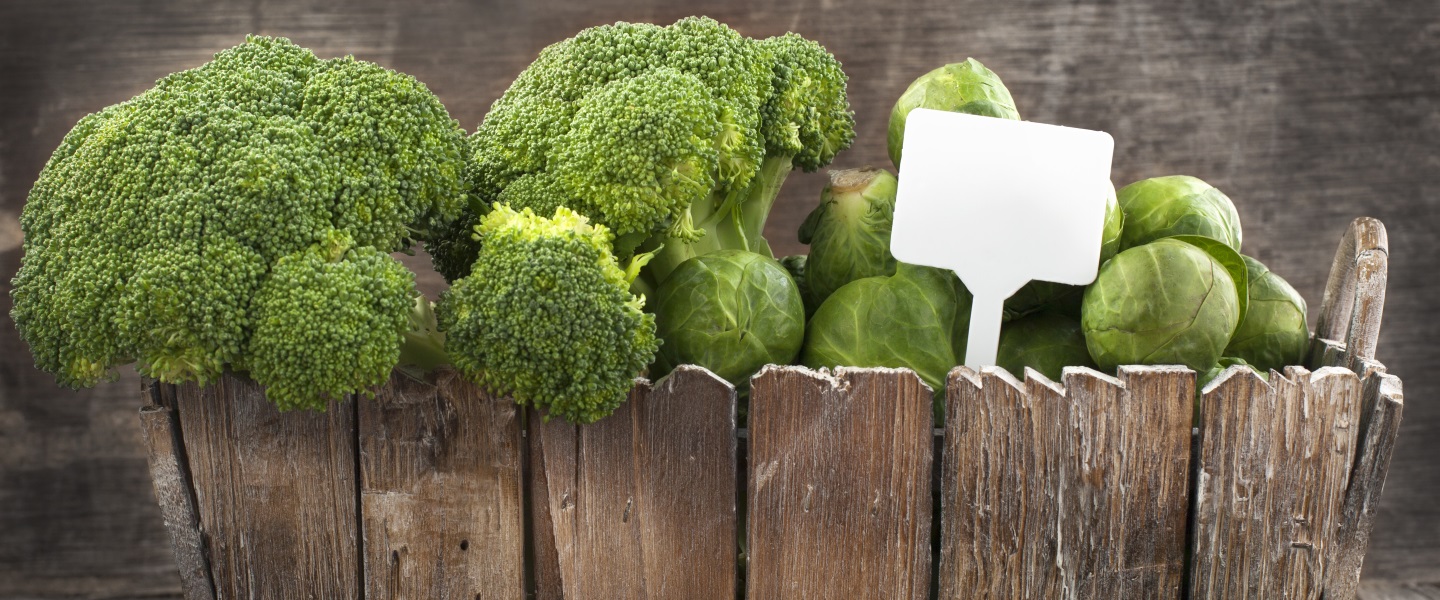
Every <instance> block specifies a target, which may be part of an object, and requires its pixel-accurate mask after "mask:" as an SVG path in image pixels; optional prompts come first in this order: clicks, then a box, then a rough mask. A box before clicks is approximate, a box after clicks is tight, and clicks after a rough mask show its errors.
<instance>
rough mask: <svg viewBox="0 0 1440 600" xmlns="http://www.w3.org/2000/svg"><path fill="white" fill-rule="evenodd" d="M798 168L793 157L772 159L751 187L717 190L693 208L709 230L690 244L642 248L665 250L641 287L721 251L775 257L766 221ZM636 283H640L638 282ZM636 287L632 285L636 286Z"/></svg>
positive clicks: (659, 238) (663, 239)
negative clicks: (782, 187)
mask: <svg viewBox="0 0 1440 600" xmlns="http://www.w3.org/2000/svg"><path fill="white" fill-rule="evenodd" d="M793 168H794V157H793V156H789V155H779V156H767V157H765V160H764V162H762V163H761V164H760V169H759V171H758V172H757V173H756V174H755V178H754V179H752V180H751V181H750V185H748V186H746V187H744V188H741V189H735V190H730V191H728V192H723V193H721V192H717V193H714V194H711V195H710V197H709V198H706V199H705V200H703V201H700V202H696V203H695V204H692V205H691V206H690V216H691V219H692V220H693V221H694V223H695V226H696V227H699V228H701V229H704V230H705V235H703V236H701V237H700V239H697V240H694V241H690V242H686V241H684V240H680V239H675V238H670V237H668V236H666V235H665V234H659V235H656V236H654V237H652V238H650V240H649V241H647V242H646V243H645V244H643V245H642V247H643V248H651V249H653V248H656V247H659V246H660V245H661V244H664V247H663V248H661V249H660V250H659V251H658V252H657V253H656V254H655V258H653V259H651V261H650V264H649V265H648V266H647V268H646V269H645V271H644V272H643V273H642V278H643V279H644V280H645V281H644V282H643V283H641V285H644V286H646V287H648V288H651V289H653V288H655V287H658V286H659V284H661V283H663V282H664V281H665V278H666V277H669V276H670V272H671V271H674V270H675V267H678V266H680V263H683V262H685V261H687V260H689V259H691V258H694V257H696V256H701V255H704V254H710V253H712V252H719V251H721V250H747V251H750V252H755V253H757V254H761V255H764V256H767V257H771V258H773V257H774V256H773V254H772V253H771V252H770V244H769V243H768V242H766V241H765V237H764V233H765V220H766V219H767V218H768V217H769V216H770V208H771V207H772V206H774V204H775V198H776V197H777V196H779V194H780V187H781V186H782V185H784V183H785V178H786V177H788V176H789V175H790V171H791V170H792V169H793ZM636 282H641V278H637V279H636ZM632 289H633V286H632Z"/></svg>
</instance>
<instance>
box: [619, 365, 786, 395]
mask: <svg viewBox="0 0 1440 600" xmlns="http://www.w3.org/2000/svg"><path fill="white" fill-rule="evenodd" d="M762 372H763V370H762ZM757 376H758V375H757ZM681 385H684V386H698V385H706V386H713V385H721V386H724V387H725V388H726V389H727V390H728V393H729V394H730V395H731V396H734V395H735V386H733V385H730V382H728V381H725V379H724V378H723V377H720V376H719V375H716V374H715V372H714V371H711V370H710V369H707V368H705V367H702V366H699V365H689V364H686V365H680V366H678V367H675V369H674V370H672V371H670V372H669V373H666V374H665V376H664V377H661V378H660V379H657V380H655V381H654V382H651V381H650V380H648V379H645V378H644V377H637V378H635V387H637V388H639V387H649V388H650V389H651V390H653V391H657V392H658V391H661V390H663V391H664V392H665V393H673V392H674V391H675V388H676V387H677V386H681Z"/></svg>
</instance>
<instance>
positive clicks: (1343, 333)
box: [1315, 217, 1390, 358]
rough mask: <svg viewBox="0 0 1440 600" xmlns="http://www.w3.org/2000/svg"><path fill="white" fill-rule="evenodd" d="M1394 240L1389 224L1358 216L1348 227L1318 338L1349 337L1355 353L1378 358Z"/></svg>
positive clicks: (1337, 253) (1344, 339) (1323, 307)
mask: <svg viewBox="0 0 1440 600" xmlns="http://www.w3.org/2000/svg"><path fill="white" fill-rule="evenodd" d="M1389 254H1390V240H1389V238H1388V236H1387V235H1386V233H1385V225H1384V224H1382V223H1381V222H1380V221H1377V220H1375V219H1372V218H1368V217H1362V218H1359V219H1356V220H1355V221H1354V222H1353V223H1351V224H1350V227H1349V228H1347V229H1346V230H1345V234H1344V236H1343V237H1342V238H1341V240H1340V246H1339V248H1337V249H1336V251H1335V260H1334V261H1332V262H1331V265H1330V277H1329V279H1328V280H1327V281H1326V283H1325V296H1324V297H1323V299H1322V301H1321V304H1320V314H1319V316H1318V317H1317V318H1316V322H1315V338H1316V339H1322V340H1336V341H1341V342H1344V343H1345V345H1346V348H1347V349H1348V350H1349V352H1350V354H1351V356H1352V357H1354V358H1374V357H1375V347H1376V344H1377V343H1378V342H1379V339H1380V322H1381V317H1382V315H1383V314H1384V311H1385V284H1386V280H1387V275H1388V272H1389Z"/></svg>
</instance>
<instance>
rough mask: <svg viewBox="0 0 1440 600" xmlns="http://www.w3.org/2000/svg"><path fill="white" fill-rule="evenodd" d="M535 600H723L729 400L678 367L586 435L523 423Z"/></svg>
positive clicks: (695, 371) (729, 519) (730, 500)
mask: <svg viewBox="0 0 1440 600" xmlns="http://www.w3.org/2000/svg"><path fill="white" fill-rule="evenodd" d="M530 415H531V418H530V435H531V436H532V439H531V446H530V448H531V456H530V469H531V481H530V489H531V492H532V497H531V530H532V532H533V535H534V536H535V555H536V562H535V573H536V584H537V590H536V592H537V593H536V597H537V598H558V597H564V598H576V599H578V598H637V599H644V598H657V599H658V598H733V597H734V596H735V591H736V586H735V569H736V555H737V552H738V548H737V547H736V540H737V537H736V510H735V505H736V498H737V496H736V445H735V444H736V438H735V390H734V388H732V387H731V386H730V385H729V384H727V383H725V382H724V381H723V380H721V379H720V378H718V377H716V376H715V375H713V374H711V373H710V372H709V371H706V370H704V369H701V368H699V367H694V366H682V367H680V368H678V369H676V370H675V372H673V373H671V374H670V375H669V376H667V377H665V378H664V379H661V380H660V381H659V382H657V383H655V384H654V385H653V386H652V385H651V384H649V383H648V382H645V381H643V380H642V381H638V382H637V383H636V386H635V389H634V390H632V391H631V394H630V399H629V400H628V401H627V402H625V403H624V404H622V405H621V406H620V408H619V409H617V410H616V411H615V414H613V415H611V416H609V417H606V418H604V419H601V420H600V421H598V422H596V423H594V424H591V425H580V426H576V425H571V424H569V423H565V422H564V421H561V420H559V419H552V420H551V421H550V422H548V423H543V422H541V420H540V419H539V417H538V415H536V414H535V413H534V412H533V411H532V412H531V413H530Z"/></svg>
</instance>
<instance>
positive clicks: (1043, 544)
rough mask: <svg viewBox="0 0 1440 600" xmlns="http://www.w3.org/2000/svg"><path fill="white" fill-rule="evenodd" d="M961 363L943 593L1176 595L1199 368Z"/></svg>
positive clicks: (948, 458)
mask: <svg viewBox="0 0 1440 600" xmlns="http://www.w3.org/2000/svg"><path fill="white" fill-rule="evenodd" d="M1064 381H1065V386H1064V387H1063V388H1062V387H1060V386H1057V385H1056V384H1054V383H1052V382H1050V381H1048V380H1046V379H1045V378H1044V377H1043V376H1042V375H1040V374H1039V373H1036V372H1034V371H1032V370H1028V369H1027V370H1026V381H1025V382H1024V383H1023V384H1022V383H1020V382H1017V381H1016V380H1015V379H1014V378H1013V377H1011V376H1010V374H1009V373H1006V372H1005V371H1004V370H1001V369H994V368H986V369H983V370H982V371H981V372H978V373H977V372H975V371H973V370H971V369H968V368H964V367H961V368H957V369H956V370H955V371H954V372H953V373H952V374H951V378H950V389H949V399H948V402H949V404H948V410H947V413H946V414H947V415H950V418H949V420H948V422H947V424H946V444H945V458H944V468H943V470H942V472H941V488H942V496H941V514H942V515H943V518H944V522H943V526H942V529H941V531H942V534H941V546H940V556H941V559H940V560H941V564H940V569H941V571H940V597H941V598H1114V597H1128V598H1155V597H1177V596H1178V594H1179V591H1180V585H1181V578H1182V575H1183V564H1184V547H1185V544H1184V540H1185V519H1186V513H1185V506H1186V497H1187V493H1186V481H1187V472H1188V467H1189V457H1190V419H1191V413H1192V408H1191V401H1190V398H1192V397H1193V394H1194V392H1193V375H1192V374H1191V373H1190V372H1189V371H1188V370H1183V369H1175V368H1168V367H1152V368H1145V369H1132V368H1129V367H1126V368H1123V369H1122V370H1121V379H1118V380H1117V379H1115V378H1111V377H1107V376H1104V375H1101V374H1099V373H1097V372H1095V371H1091V370H1089V369H1067V370H1066V373H1065V378H1064Z"/></svg>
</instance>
